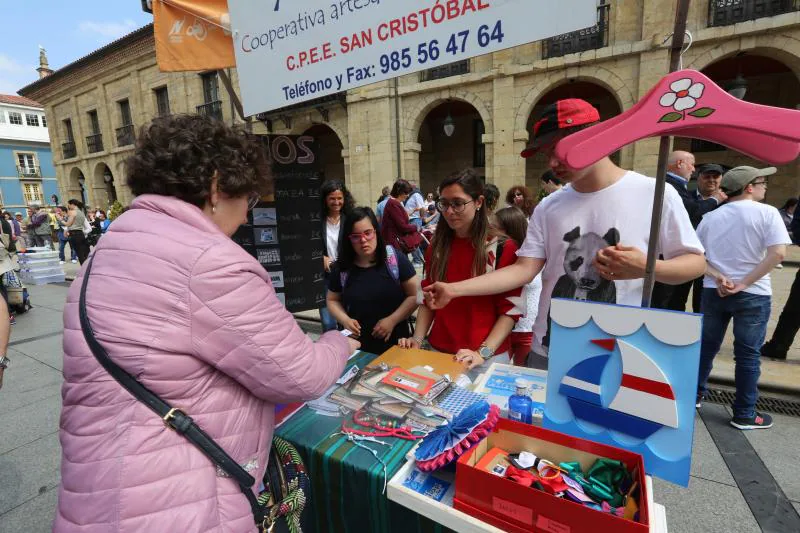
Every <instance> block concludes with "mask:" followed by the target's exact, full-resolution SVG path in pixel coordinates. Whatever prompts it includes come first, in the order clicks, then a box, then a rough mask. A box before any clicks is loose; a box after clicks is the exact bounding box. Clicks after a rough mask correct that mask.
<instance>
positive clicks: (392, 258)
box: [339, 246, 400, 291]
mask: <svg viewBox="0 0 800 533" xmlns="http://www.w3.org/2000/svg"><path fill="white" fill-rule="evenodd" d="M386 268H387V269H388V270H389V275H391V276H392V279H393V280H394V281H395V282H396V283H397V284H398V285H399V284H400V265H399V264H398V263H397V255H396V252H395V251H394V247H392V246H387V247H386ZM349 277H350V273H349V272H339V281H340V282H341V283H342V291H344V286H345V285H346V284H347V278H349Z"/></svg>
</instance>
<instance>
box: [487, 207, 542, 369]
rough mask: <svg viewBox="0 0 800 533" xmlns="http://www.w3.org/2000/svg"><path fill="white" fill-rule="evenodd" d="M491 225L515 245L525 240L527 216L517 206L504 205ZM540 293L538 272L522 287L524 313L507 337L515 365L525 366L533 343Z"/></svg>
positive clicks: (495, 215) (540, 284)
mask: <svg viewBox="0 0 800 533" xmlns="http://www.w3.org/2000/svg"><path fill="white" fill-rule="evenodd" d="M493 226H494V227H495V228H497V230H498V231H500V232H502V233H503V234H504V235H506V236H507V237H508V238H510V239H513V240H514V242H515V243H517V246H521V245H522V243H523V241H525V234H526V233H527V232H528V218H527V217H526V216H525V213H523V212H522V210H521V209H519V208H518V207H506V208H504V209H500V210H499V211H497V212H495V214H494V223H493ZM541 294H542V276H541V274H539V275H538V276H536V277H535V278H533V281H531V282H530V283H528V284H527V285H525V286H524V287H523V288H522V301H523V302H524V303H525V314H524V315H523V316H522V317H520V319H519V320H518V321H517V323H516V325H515V326H514V329H513V330H511V335H510V337H509V339H510V342H511V361H512V362H513V363H514V364H515V365H517V366H526V365H527V361H528V356H529V355H530V352H531V346H532V344H533V323H534V322H536V313H538V312H539V297H540V296H541Z"/></svg>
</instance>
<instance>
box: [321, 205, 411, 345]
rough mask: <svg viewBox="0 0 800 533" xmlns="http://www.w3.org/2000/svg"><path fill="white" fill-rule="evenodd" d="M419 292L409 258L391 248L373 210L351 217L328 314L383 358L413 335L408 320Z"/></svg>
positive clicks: (365, 209) (330, 290)
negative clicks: (379, 228) (404, 339)
mask: <svg viewBox="0 0 800 533" xmlns="http://www.w3.org/2000/svg"><path fill="white" fill-rule="evenodd" d="M418 288H419V280H418V278H417V273H416V272H415V271H414V267H412V266H411V262H410V261H409V260H408V258H407V257H406V256H405V254H398V253H396V252H395V251H394V249H393V248H391V247H389V248H388V249H387V247H386V244H385V243H384V242H383V239H382V238H381V235H380V231H378V221H377V219H376V218H375V213H373V212H372V209H370V208H368V207H358V208H356V209H354V210H353V211H352V212H351V213H350V214H348V217H347V219H346V221H345V224H344V228H343V231H342V239H341V240H340V241H339V258H338V260H337V262H336V264H335V265H334V267H333V269H332V270H331V274H330V279H329V283H328V310H329V311H330V313H331V315H333V317H334V318H336V320H337V321H338V322H339V323H340V324H341V325H342V326H344V327H345V328H347V329H349V330H350V331H352V332H353V334H354V335H356V336H358V337H359V339H360V341H361V349H362V350H364V351H366V352H370V353H374V354H381V353H383V352H385V351H386V350H388V349H389V348H391V347H392V346H394V345H396V344H397V341H398V339H402V338H405V337H408V336H409V335H410V334H411V332H410V328H409V325H408V317H410V316H411V315H412V314H413V312H414V310H415V309H416V307H417V290H418Z"/></svg>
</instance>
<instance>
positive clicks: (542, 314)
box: [425, 99, 705, 366]
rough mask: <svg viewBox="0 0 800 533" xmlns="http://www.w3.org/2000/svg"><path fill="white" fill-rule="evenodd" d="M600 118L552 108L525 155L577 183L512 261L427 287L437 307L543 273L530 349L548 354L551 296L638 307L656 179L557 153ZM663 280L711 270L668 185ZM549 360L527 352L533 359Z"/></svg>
mask: <svg viewBox="0 0 800 533" xmlns="http://www.w3.org/2000/svg"><path fill="white" fill-rule="evenodd" d="M599 120H600V116H599V114H598V112H597V110H596V109H595V108H594V107H592V106H591V105H590V104H589V103H587V102H585V101H583V100H579V99H568V100H559V101H558V102H556V103H555V104H552V105H550V106H548V107H547V108H546V109H545V110H544V113H543V115H542V117H541V119H540V120H538V121H537V122H536V123H535V125H534V127H533V143H532V144H531V145H530V146H529V147H528V148H527V149H526V150H525V151H524V152H523V153H522V156H523V157H530V156H531V155H533V154H534V153H536V152H539V151H541V152H544V153H545V154H546V155H547V156H548V157H549V164H550V168H551V169H552V170H553V172H554V173H555V176H556V178H558V179H559V180H561V181H564V182H568V183H570V186H569V187H565V188H563V189H562V190H560V191H558V192H557V193H555V194H551V195H549V196H547V197H546V198H545V199H544V200H542V202H541V203H540V204H539V205H538V206H537V207H536V209H535V210H534V212H533V216H532V217H531V222H530V224H529V225H528V234H527V237H526V239H525V242H524V244H523V245H522V247H521V248H520V249H519V251H518V252H517V255H518V259H517V262H516V263H514V264H513V265H510V266H508V267H506V268H503V269H500V270H497V271H495V272H492V273H490V274H487V275H485V276H480V277H476V278H472V279H471V280H467V281H463V282H459V283H454V284H446V283H435V284H433V285H431V286H430V287H428V288H426V289H425V290H426V302H427V304H428V305H429V306H431V307H433V308H434V309H438V308H441V307H444V306H445V305H447V304H448V303H449V302H450V301H451V300H452V299H453V298H458V297H460V296H468V295H470V296H477V295H488V294H497V293H501V292H504V291H507V290H511V289H513V288H516V287H520V286H522V285H524V284H526V283H529V282H530V281H531V280H532V279H533V278H534V277H535V276H536V275H537V274H538V273H539V272H540V271H541V272H542V284H543V289H542V295H541V298H540V302H539V312H538V315H537V319H536V322H535V324H534V345H533V351H534V352H535V353H536V354H538V355H539V356H546V355H547V349H548V346H549V335H548V333H549V332H548V329H549V328H548V317H549V315H550V301H551V298H554V297H560V298H571V299H579V300H592V301H599V302H608V303H618V304H625V305H635V306H639V305H641V300H642V287H643V281H642V278H644V275H645V266H646V262H647V256H646V253H645V250H647V246H648V241H649V238H650V235H649V233H650V218H651V211H652V207H653V196H654V191H655V180H653V179H651V178H647V177H645V176H642V175H641V174H637V173H636V172H631V171H628V170H624V169H622V168H619V167H618V166H616V165H615V164H614V163H613V162H612V161H611V160H610V159H609V158H608V157H605V158H603V159H601V160H600V161H598V162H596V163H594V164H593V165H590V166H589V167H586V168H584V169H580V170H574V169H570V168H567V167H566V165H564V164H563V163H562V162H561V161H559V160H558V159H557V158H556V157H555V156H554V155H553V150H554V148H555V145H556V143H557V142H558V141H559V140H561V139H562V138H563V137H565V136H566V135H569V134H570V133H574V132H575V131H577V130H579V129H583V128H586V127H588V126H590V125H592V124H594V123H596V122H598V121H599ZM662 219H663V223H662V226H661V233H660V244H659V252H660V253H661V254H662V255H663V256H664V259H663V260H659V261H658V262H657V264H656V279H657V280H658V281H661V282H662V283H669V284H677V283H683V282H686V281H688V280H691V279H694V278H696V277H698V276H700V275H701V274H702V273H703V272H704V270H705V260H704V258H703V247H702V245H701V244H700V242H699V241H698V239H697V236H696V235H695V232H694V229H693V228H692V225H691V223H690V221H689V217H688V215H687V214H686V210H685V209H684V207H683V204H682V202H681V199H680V197H679V196H678V193H677V192H676V191H675V190H674V189H673V188H672V187H667V189H666V191H665V198H664V207H663V210H662ZM542 363H543V361H541V360H538V361H537V358H536V357H531V358H529V362H528V364H529V365H535V366H539V365H541V364H542Z"/></svg>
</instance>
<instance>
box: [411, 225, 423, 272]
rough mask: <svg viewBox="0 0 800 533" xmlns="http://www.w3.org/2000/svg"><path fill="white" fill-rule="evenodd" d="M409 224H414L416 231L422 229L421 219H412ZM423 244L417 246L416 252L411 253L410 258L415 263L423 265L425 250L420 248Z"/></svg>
mask: <svg viewBox="0 0 800 533" xmlns="http://www.w3.org/2000/svg"><path fill="white" fill-rule="evenodd" d="M411 223H412V224H414V225H415V226H416V227H417V228H418V229H422V219H421V218H412V219H411ZM424 244H425V243H424V242H423V243H422V244H420V245H419V246H417V248H416V250H414V251H413V252H411V257H412V258H413V260H414V262H415V263H424V262H425V250H424V249H423V248H422V247H423V245H424Z"/></svg>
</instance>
